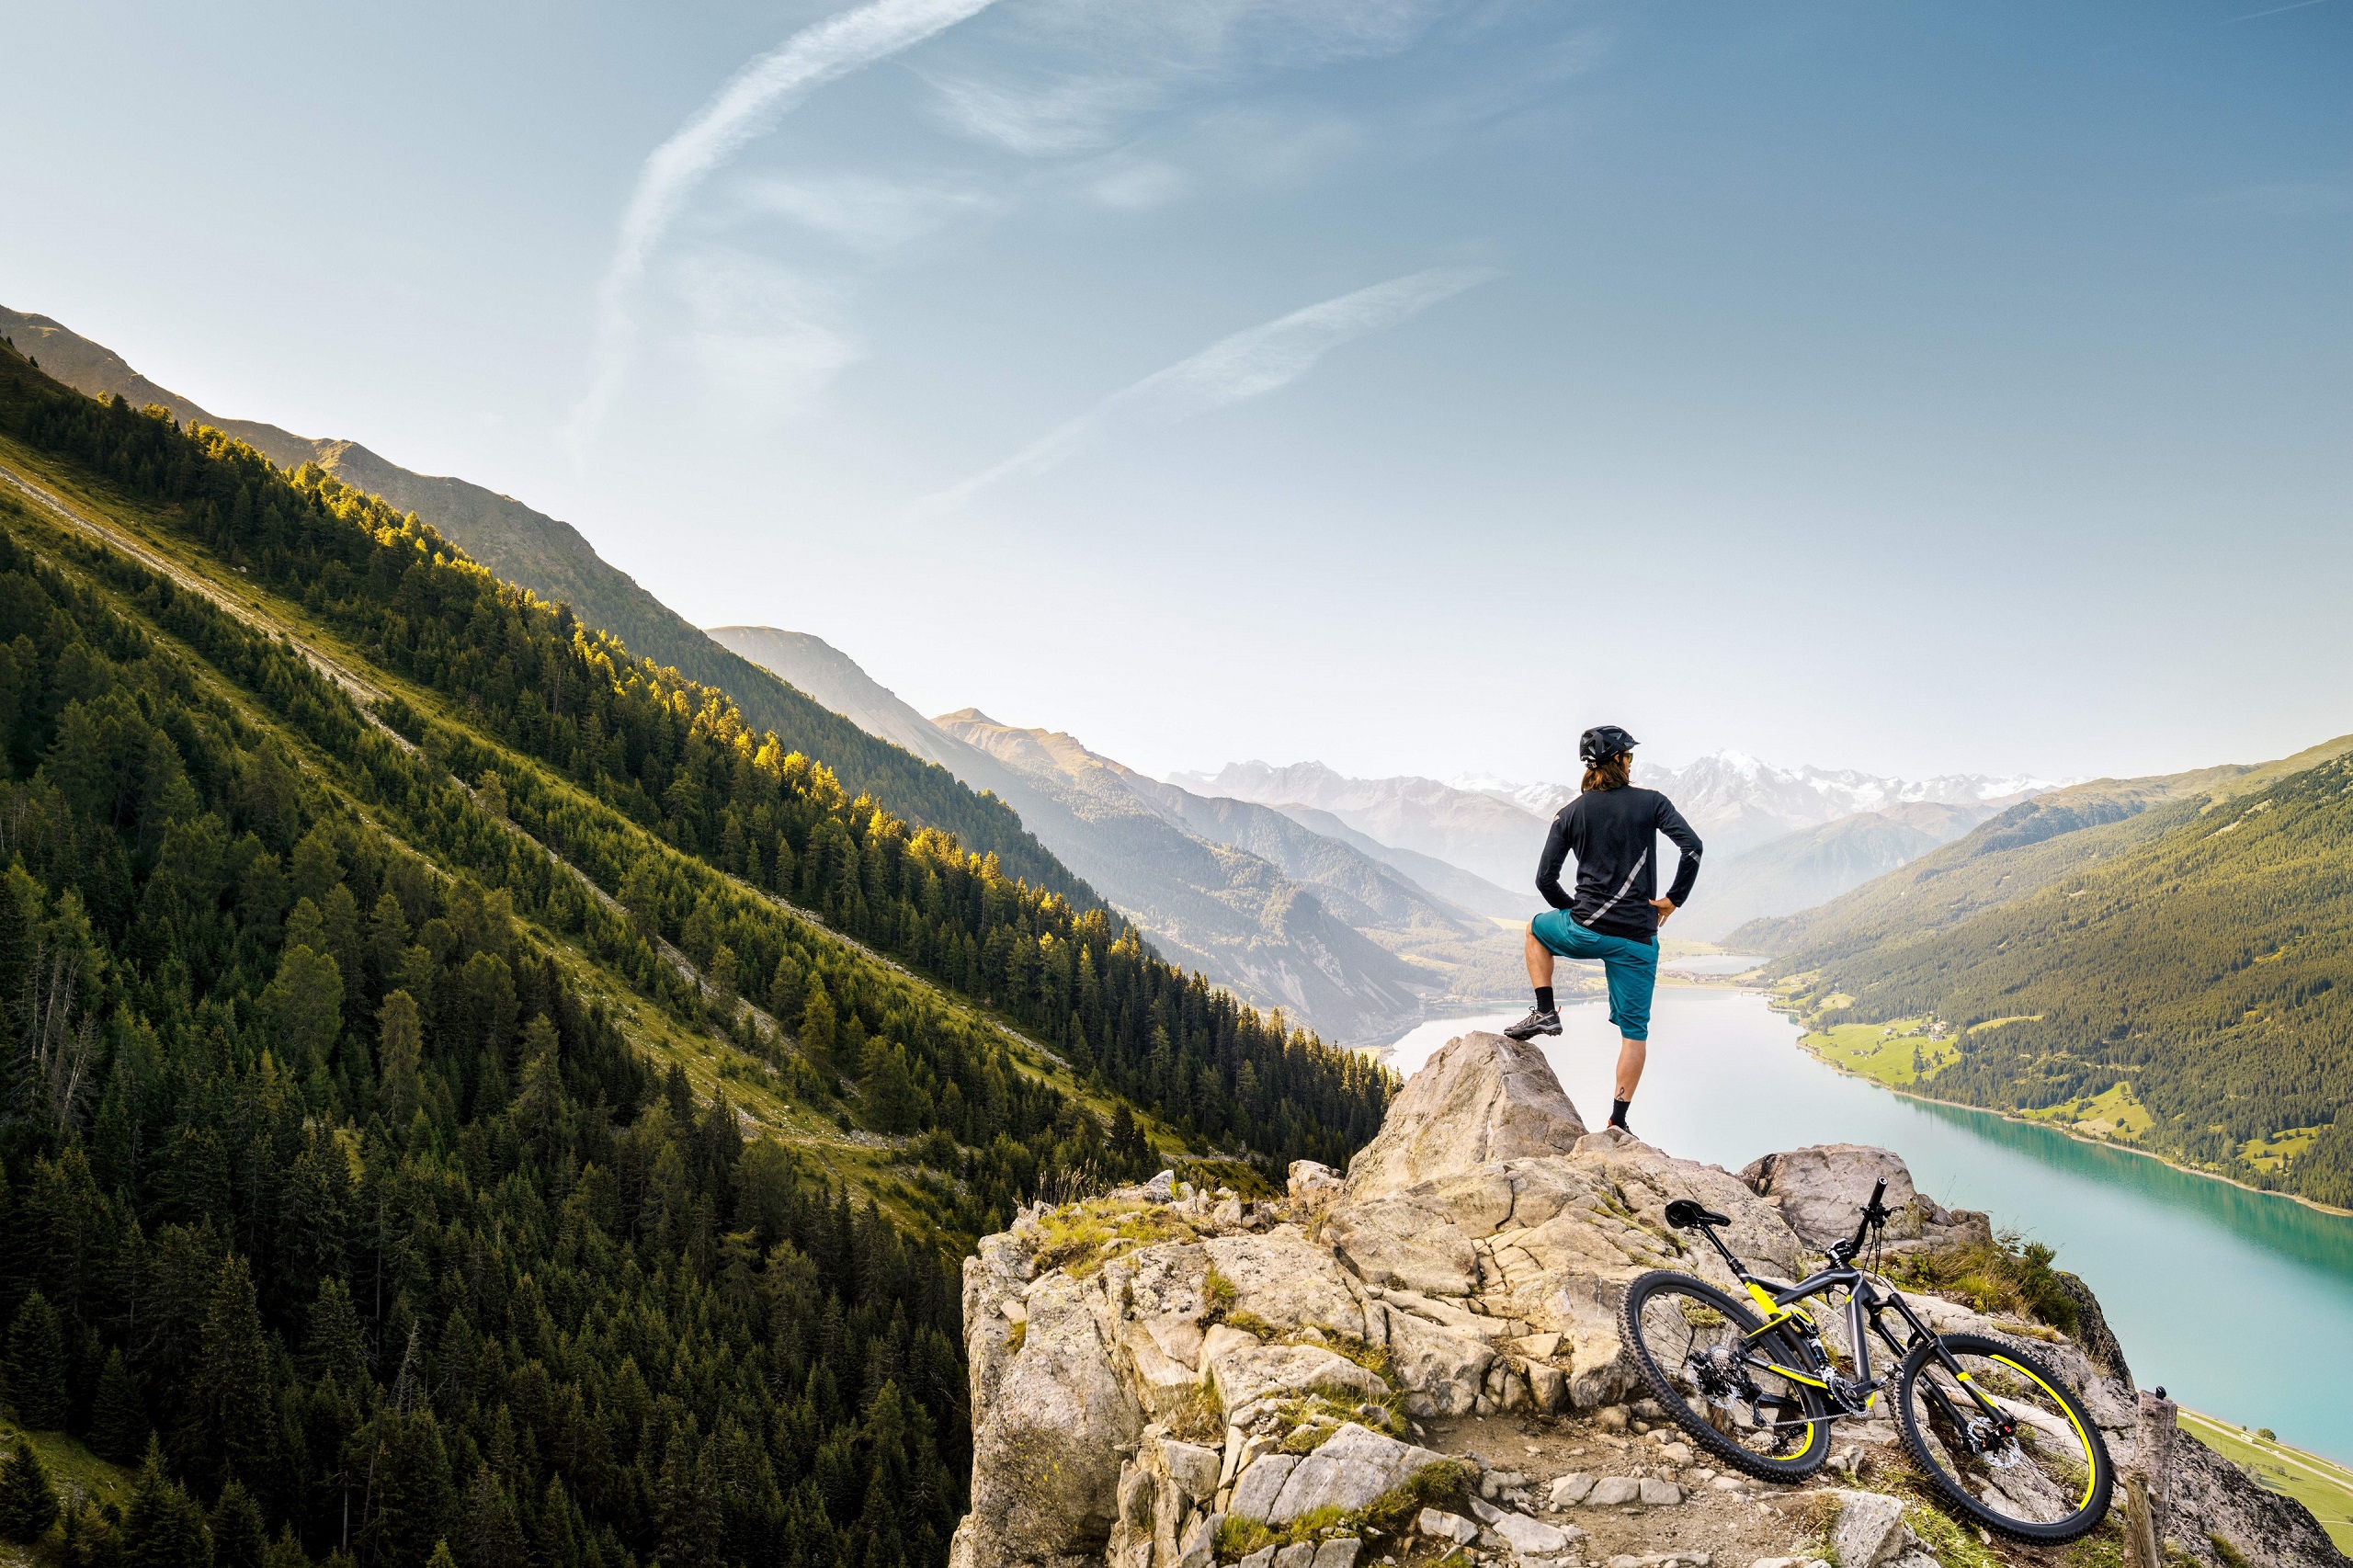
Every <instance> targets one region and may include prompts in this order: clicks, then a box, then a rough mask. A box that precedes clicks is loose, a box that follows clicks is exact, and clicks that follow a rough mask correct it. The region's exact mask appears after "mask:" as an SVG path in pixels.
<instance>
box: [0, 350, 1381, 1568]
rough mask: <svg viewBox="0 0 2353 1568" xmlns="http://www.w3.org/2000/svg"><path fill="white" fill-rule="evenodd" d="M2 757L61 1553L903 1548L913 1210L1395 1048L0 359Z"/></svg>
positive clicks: (303, 489) (1277, 1142)
mask: <svg viewBox="0 0 2353 1568" xmlns="http://www.w3.org/2000/svg"><path fill="white" fill-rule="evenodd" d="M19 476H21V483H19ZM52 496H56V497H62V500H60V501H57V502H55V503H54V504H53V503H52V500H51V497H52ZM0 764H5V767H0V773H5V776H6V778H5V790H6V800H5V801H0V808H5V809H0V977H5V979H6V985H5V987H0V1015H5V1016H0V1039H5V1040H8V1041H11V1042H12V1044H11V1047H10V1050H11V1051H12V1054H11V1056H10V1057H9V1059H8V1063H7V1064H8V1070H9V1072H8V1079H7V1083H6V1091H7V1096H8V1097H7V1101H6V1123H5V1125H0V1165H4V1166H5V1175H6V1181H5V1183H0V1233H5V1234H6V1237H7V1242H8V1244H7V1245H6V1246H5V1247H0V1321H5V1322H6V1324H8V1325H9V1326H8V1332H9V1350H8V1356H7V1360H6V1366H7V1380H6V1390H5V1396H6V1400H7V1402H8V1403H9V1404H10V1406H11V1407H12V1409H13V1410H14V1412H15V1414H16V1415H17V1418H18V1420H19V1421H20V1422H22V1423H23V1424H25V1425H27V1426H33V1427H36V1428H55V1427H63V1428H64V1429H65V1430H67V1431H69V1432H72V1433H74V1434H75V1435H77V1436H78V1437H83V1438H85V1439H86V1440H87V1441H88V1443H89V1444H90V1446H91V1447H92V1448H93V1449H97V1451H98V1452H100V1453H101V1454H103V1455H104V1456H106V1457H108V1458H110V1459H113V1460H117V1461H119V1462H122V1463H126V1464H139V1463H141V1462H142V1458H143V1460H144V1468H143V1469H142V1474H141V1480H140V1482H139V1485H138V1488H137V1494H136V1496H135V1497H134V1499H133V1502H132V1503H131V1506H129V1507H128V1508H127V1509H125V1510H124V1511H123V1512H122V1513H121V1514H120V1515H119V1516H117V1517H105V1516H103V1515H101V1514H99V1513H97V1512H96V1511H90V1510H85V1512H84V1513H82V1514H81V1515H79V1516H77V1517H74V1518H73V1519H72V1520H71V1521H70V1528H72V1529H73V1531H74V1535H73V1536H72V1538H71V1539H72V1540H74V1543H75V1545H74V1551H76V1552H79V1553H81V1554H83V1561H85V1562H88V1563H91V1564H93V1565H95V1564H97V1563H100V1562H104V1563H108V1564H113V1563H122V1564H126V1565H128V1564H137V1563H148V1562H154V1563H170V1564H174V1565H182V1564H186V1565H189V1568H201V1564H202V1563H203V1562H205V1561H206V1560H207V1559H208V1558H209V1559H210V1561H211V1562H212V1563H213V1564H214V1568H230V1565H231V1564H235V1565H237V1568H258V1565H259V1564H262V1563H264V1562H267V1564H268V1568H302V1564H304V1563H305V1562H309V1561H314V1560H326V1559H335V1560H346V1559H347V1560H351V1561H355V1562H361V1563H365V1564H368V1565H369V1568H377V1565H379V1564H382V1565H387V1568H390V1565H397V1568H411V1565H423V1564H426V1563H427V1562H438V1561H441V1560H442V1556H443V1554H442V1552H441V1551H440V1550H438V1548H439V1546H440V1543H444V1542H446V1543H447V1554H448V1561H449V1562H450V1563H452V1564H454V1568H627V1565H633V1564H635V1563H639V1562H652V1561H654V1560H659V1561H660V1562H663V1563H665V1564H678V1563H695V1564H709V1565H711V1568H717V1565H719V1564H722V1563H726V1564H733V1563H738V1562H741V1563H746V1564H753V1565H756V1568H769V1565H778V1568H782V1565H786V1564H791V1565H795V1568H798V1565H800V1564H804V1563H805V1564H831V1563H836V1562H838V1563H843V1564H855V1565H858V1568H895V1565H897V1564H900V1563H905V1564H909V1565H911V1568H930V1565H932V1564H936V1563H938V1562H940V1561H942V1559H943V1557H944V1552H945V1546H946V1540H947V1536H948V1532H949V1528H951V1526H952V1524H953V1521H954V1519H955V1518H956V1517H957V1515H958V1514H959V1512H960V1511H961V1507H962V1500H963V1486H964V1478H965V1472H966V1466H967V1462H968V1457H969V1456H968V1434H967V1431H966V1426H965V1411H964V1405H963V1392H962V1391H963V1387H964V1374H963V1369H962V1366H961V1331H960V1325H959V1322H958V1315H959V1304H958V1295H957V1288H956V1283H955V1262H954V1254H955V1251H956V1250H957V1249H958V1248H959V1247H960V1246H961V1244H964V1243H965V1242H966V1241H968V1240H969V1238H971V1237H972V1235H974V1234H976V1233H979V1232H981V1231H983V1230H986V1229H989V1228H994V1227H996V1226H1000V1225H1002V1224H1003V1223H1004V1222H1005V1221H1006V1219H1007V1218H1008V1217H1009V1214H1010V1210H1011V1208H1012V1206H1013V1204H1015V1203H1016V1202H1017V1201H1020V1200H1022V1199H1026V1198H1028V1197H1029V1196H1031V1195H1033V1194H1035V1193H1036V1192H1038V1191H1039V1190H1040V1188H1041V1187H1070V1186H1073V1185H1083V1184H1086V1183H1088V1182H1091V1181H1097V1180H1102V1179H1108V1178H1111V1177H1117V1176H1127V1175H1132V1174H1139V1173H1142V1171H1144V1170H1145V1169H1146V1168H1147V1167H1149V1166H1151V1165H1154V1163H1155V1162H1156V1161H1157V1160H1158V1159H1160V1158H1161V1157H1162V1156H1163V1154H1164V1153H1177V1152H1182V1151H1183V1150H1185V1149H1188V1148H1189V1149H1190V1150H1192V1151H1194V1152H1196V1153H1206V1152H1211V1151H1212V1150H1230V1151H1233V1153H1237V1154H1238V1153H1243V1152H1245V1146H1246V1149H1247V1151H1248V1152H1249V1153H1253V1154H1255V1155H1256V1156H1258V1157H1259V1158H1261V1159H1262V1160H1263V1161H1265V1162H1266V1164H1267V1165H1268V1166H1269V1167H1270V1168H1271V1167H1272V1166H1273V1165H1275V1164H1277V1163H1278V1162H1279V1161H1280V1160H1281V1159H1283V1158H1285V1157H1288V1156H1289V1155H1291V1154H1294V1153H1313V1154H1316V1155H1318V1156H1320V1157H1324V1158H1327V1159H1335V1160H1336V1159H1342V1158H1345V1155H1346V1153H1347V1151H1348V1149H1350V1148H1351V1147H1353V1146H1354V1144H1355V1142H1359V1141H1361V1139H1362V1138H1363V1137H1364V1136H1366V1135H1368V1134H1369V1133H1370V1131H1371V1130H1372V1128H1373V1127H1374V1126H1375V1125H1377V1123H1378V1119H1379V1117H1380V1113H1381V1107H1382V1105H1383V1103H1384V1100H1385V1096H1386V1094H1387V1092H1388V1080H1386V1079H1385V1078H1384V1077H1383V1076H1382V1075H1381V1074H1378V1073H1377V1072H1375V1071H1373V1070H1372V1069H1370V1068H1369V1067H1368V1066H1366V1065H1364V1064H1363V1063H1362V1062H1360V1060H1358V1059H1357V1058H1353V1057H1348V1056H1345V1055H1343V1054H1342V1053H1339V1052H1336V1051H1330V1050H1327V1049H1325V1048H1324V1047H1323V1046H1321V1045H1320V1044H1318V1043H1317V1042H1316V1041H1314V1040H1313V1039H1311V1038H1308V1037H1304V1036H1301V1035H1296V1034H1290V1033H1287V1032H1286V1031H1284V1030H1283V1029H1282V1028H1281V1027H1280V1025H1279V1020H1275V1021H1270V1020H1267V1019H1264V1018H1262V1017H1259V1016H1258V1015H1256V1014H1255V1013H1252V1012H1250V1011H1249V1010H1247V1009H1245V1008H1242V1007H1239V1006H1236V1005H1235V1004H1234V1003H1233V1000H1232V998H1231V997H1229V996H1226V995H1224V994H1222V993H1219V992H1215V991H1212V990H1211V989H1210V988H1208V987H1207V986H1205V985H1203V984H1201V983H1199V981H1198V980H1197V979H1194V978H1190V977H1187V976H1185V975H1182V974H1179V973H1177V972H1176V971H1173V970H1171V969H1169V968H1168V966H1166V965H1165V964H1162V963H1160V962H1158V961H1157V960H1154V959H1153V958H1152V957H1151V956H1150V955H1149V954H1148V953H1146V952H1145V951H1144V950H1143V949H1142V948H1141V946H1140V945H1139V944H1138V943H1137V941H1136V940H1135V937H1134V935H1133V933H1132V932H1131V931H1129V930H1127V929H1126V928H1125V927H1123V926H1120V924H1119V923H1118V922H1117V921H1116V920H1114V919H1112V918H1110V917H1109V916H1108V915H1105V914H1104V913H1103V912H1102V911H1100V910H1099V909H1090V910H1081V909H1078V908H1076V907H1074V905H1073V904H1072V903H1069V902H1068V901H1067V900H1065V899H1064V898H1063V897H1062V896H1061V895H1060V894H1058V893H1056V892H1053V891H1051V890H1041V889H1039V888H1037V887H1035V886H1034V885H1030V884H1027V883H1024V882H1022V881H1017V880H1015V879H1013V878H1011V877H1009V876H1008V875H1006V872H1005V870H1004V869H1002V867H1001V866H1000V864H999V863H998V862H996V861H995V859H994V858H991V857H988V856H983V855H977V854H974V853H972V852H970V851H968V850H967V849H965V848H964V847H963V846H961V845H960V844H958V843H957V842H956V841H955V840H954V839H952V838H950V837H949V836H947V835H944V834H942V833H939V832H938V831H936V830H921V831H918V830H915V829H911V828H910V827H909V826H908V825H907V824H905V823H904V822H903V821H901V820H900V819H898V818H897V817H895V816H894V815H892V813H891V812H887V811H885V810H883V809H881V807H880V806H878V805H877V804H876V803H875V802H874V801H872V800H871V799H869V798H865V797H853V796H851V795H849V794H848V793H847V791H845V790H843V788H842V787H841V786H840V785H839V784H838V783H837V782H836V780H835V777H834V775H833V774H832V773H831V771H830V770H829V769H828V768H827V767H825V766H824V764H823V763H821V762H818V761H815V760H813V759H811V758H808V757H805V756H800V755H797V754H794V753H792V752H790V750H789V749H788V748H786V747H785V746H783V745H782V744H779V742H778V741H777V740H776V739H775V738H774V737H773V736H770V735H766V734H757V735H756V734H754V733H750V732H749V731H748V730H747V729H746V728H745V724H744V722H743V721H742V719H741V717H740V715H739V714H738V712H737V710H735V709H734V707H733V705H732V704H731V703H729V702H728V701H727V699H725V698H724V697H723V696H722V695H721V694H720V693H718V692H716V691H713V690H711V689H710V688H707V687H699V686H696V685H694V684H692V683H690V682H688V681H685V680H683V679H682V678H680V677H678V676H676V675H675V674H673V673H670V672H666V671H664V670H660V669H658V668H656V667H654V665H651V664H650V663H647V662H643V661H636V660H632V659H631V656H630V655H629V653H628V652H627V651H626V650H625V649H624V648H623V647H622V646H621V645H620V644H619V643H618V642H615V641H613V640H612V639H610V638H608V637H606V636H604V635H602V634H601V633H598V632H597V631H591V630H590V629H588V628H586V627H585V626H583V625H581V624H580V623H579V622H578V621H577V619H575V618H574V616H573V615H572V613H571V612H570V611H569V610H568V609H566V608H563V607H551V606H548V605H545V604H542V603H540V602H538V601H537V600H535V599H534V598H532V597H530V596H529V595H528V594H526V593H523V592H521V591H519V590H517V589H515V588H512V587H509V586H506V585H501V584H499V583H498V582H496V581H495V580H494V579H493V578H492V577H491V576H489V574H486V573H485V572H483V570H482V569H481V568H480V567H478V566H476V565H474V564H473V563H472V562H470V561H468V560H467V559H465V558H464V556H463V555H462V554H461V553H460V552H459V551H456V550H454V549H453V548H451V547H449V545H448V544H447V543H446V542H445V541H444V540H441V539H439V538H438V536H437V535H436V534H435V533H434V532H433V531H432V530H431V529H429V528H424V527H422V526H420V525H418V524H417V523H416V522H415V520H414V519H413V518H408V517H400V516H396V515H394V514H393V513H392V511H391V510H390V509H389V508H388V507H386V506H383V505H382V504H381V503H380V502H377V501H375V500H372V499H370V498H369V497H365V496H362V495H360V494H358V493H356V492H353V491H350V490H348V489H347V488H346V487H344V486H342V485H340V484H339V483H336V482H335V481H333V480H331V479H329V478H327V477H326V476H324V474H321V473H317V472H310V473H306V474H304V475H302V476H301V478H300V479H299V480H298V479H296V478H292V477H290V476H288V475H286V474H284V473H282V472H277V471H274V470H272V469H271V468H270V466H269V465H268V464H267V461H266V460H263V459H262V458H261V457H260V456H259V455H258V454H256V453H255V452H253V451H252V450H251V449H247V448H244V447H243V446H242V445H240V444H238V443H235V442H233V441H232V440H230V439H229V438H227V437H223V436H221V435H219V434H217V433H202V432H197V433H191V432H188V431H184V430H182V429H180V428H177V427H176V426H175V425H174V424H173V423H172V422H171V421H170V420H169V418H168V417H167V416H164V415H161V414H160V413H149V414H142V413H139V412H135V411H133V410H131V408H129V407H128V406H127V405H125V404H123V403H120V402H119V401H117V402H115V403H111V404H100V403H94V402H92V401H90V400H88V399H86V398H84V397H82V396H81V395H80V394H78V393H75V392H71V391H69V390H67V389H63V388H61V387H59V386H57V385H55V384H54V383H52V382H51V381H48V380H47V379H46V378H43V377H41V376H40V375H39V374H38V373H37V372H35V371H33V370H31V369H29V368H28V367H27V365H26V364H25V363H24V361H23V360H22V359H21V358H18V357H17V356H15V355H13V354H9V353H7V352H6V351H0ZM853 937H855V938H856V939H853ZM755 1002H756V1003H757V1004H758V1006H754V1005H753V1004H754V1003H755ZM777 1018H781V1019H782V1020H783V1026H782V1027H779V1025H778V1024H777V1023H776V1022H775V1021H774V1020H775V1019H777ZM1000 1019H1009V1020H1012V1021H1014V1022H1016V1023H1018V1024H1020V1025H1022V1026H1024V1027H1025V1028H1027V1029H1028V1030H1029V1033H1030V1034H1032V1035H1034V1036H1037V1037H1039V1038H1041V1039H1042V1040H1044V1041H1045V1042H1046V1044H1045V1046H1044V1047H1042V1048H1041V1047H1040V1046H1038V1045H1035V1044H1032V1043H1029V1041H1027V1040H1024V1039H1023V1038H1021V1037H1020V1036H1017V1035H1015V1034H1013V1033H1011V1032H1010V1031H1009V1030H1008V1029H1007V1028H1006V1027H1005V1026H1004V1024H1002V1023H1001V1022H1000V1021H999V1020H1000ZM13 1042H21V1043H20V1044H18V1043H13ZM1057 1058H1059V1059H1060V1060H1057ZM1154 1141H1157V1142H1158V1143H1159V1144H1160V1147H1159V1148H1155V1147H1154ZM265 1542H267V1543H269V1544H267V1546H265V1544H264V1543H265Z"/></svg>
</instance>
